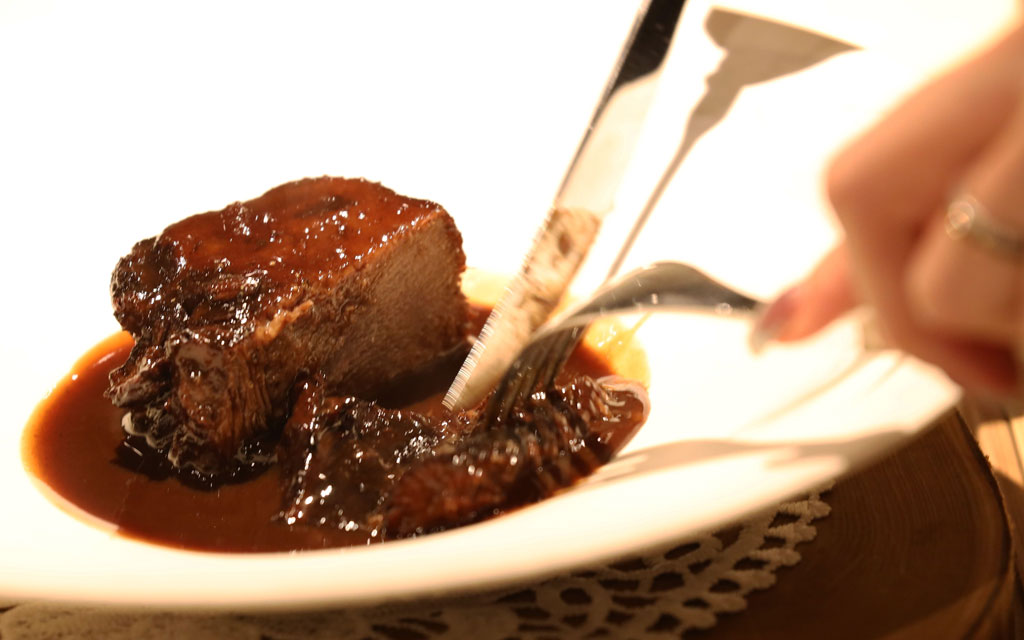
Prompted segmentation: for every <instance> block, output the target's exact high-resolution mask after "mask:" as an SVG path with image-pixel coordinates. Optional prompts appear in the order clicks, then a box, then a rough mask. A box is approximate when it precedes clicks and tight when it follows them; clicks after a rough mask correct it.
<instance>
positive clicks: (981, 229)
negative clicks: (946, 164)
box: [946, 193, 1024, 260]
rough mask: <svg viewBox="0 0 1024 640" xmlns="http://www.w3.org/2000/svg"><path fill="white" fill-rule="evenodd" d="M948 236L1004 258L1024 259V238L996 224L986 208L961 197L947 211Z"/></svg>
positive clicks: (951, 201) (952, 201)
mask: <svg viewBox="0 0 1024 640" xmlns="http://www.w3.org/2000/svg"><path fill="white" fill-rule="evenodd" d="M946 234H947V235H948V236H949V237H950V238H954V239H956V240H967V241H969V242H973V243H974V244H975V245H977V246H978V247H980V248H982V249H984V250H986V251H989V252H990V253H993V254H995V255H998V256H999V257H1002V258H1009V259H1014V260H1020V259H1022V258H1024V236H1022V235H1021V234H1020V233H1018V232H1017V231H1014V230H1013V229H1011V228H1009V227H1007V226H1006V225H1005V224H1003V223H1002V222H1000V221H999V220H996V219H994V218H993V217H992V214H991V213H989V211H988V209H986V208H985V205H983V204H981V203H980V202H978V200H977V199H976V198H975V197H974V196H971V195H970V194H966V193H961V194H960V195H958V196H956V197H955V198H953V199H952V200H950V202H949V206H948V207H947V208H946Z"/></svg>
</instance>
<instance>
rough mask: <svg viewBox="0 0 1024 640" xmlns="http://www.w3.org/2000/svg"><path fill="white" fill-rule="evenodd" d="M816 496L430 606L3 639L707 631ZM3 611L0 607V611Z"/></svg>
mask: <svg viewBox="0 0 1024 640" xmlns="http://www.w3.org/2000/svg"><path fill="white" fill-rule="evenodd" d="M829 511H830V508H829V506H828V505H827V504H826V503H825V502H824V501H823V500H822V497H821V493H820V492H815V493H812V494H810V495H809V496H807V497H805V498H803V499H799V500H794V501H792V502H786V503H783V504H781V505H779V506H778V507H776V508H775V509H774V510H773V511H772V512H770V513H767V514H765V515H762V516H759V517H755V518H751V519H749V520H747V521H746V522H743V523H741V524H739V525H737V526H735V527H731V528H729V529H725V530H722V531H719V532H716V533H714V534H708V535H702V536H698V537H695V538H693V539H692V540H689V541H685V542H682V543H679V544H676V545H674V546H672V547H671V548H668V549H663V550H661V551H659V552H656V553H654V552H652V553H650V554H646V555H643V556H636V557H632V558H628V559H624V560H621V561H618V562H615V563H612V564H609V565H603V566H599V567H592V568H588V569H585V570H581V571H576V572H574V573H572V574H569V575H564V576H559V577H556V578H552V579H550V580H546V581H544V582H540V583H537V584H531V585H524V586H520V587H518V588H512V589H505V590H503V591H501V592H490V593H486V594H476V595H472V596H464V597H460V598H452V599H446V600H436V601H430V602H418V603H408V604H401V605H392V606H383V607H376V608H371V609H356V610H341V611H317V612H312V613H287V614H269V615H255V614H193V613H181V612H175V613H166V612H164V613H161V612H153V611H146V612H142V611H115V610H111V609H105V608H92V607H81V606H70V605H57V604H47V603H27V604H20V605H15V604H13V603H6V607H7V608H6V610H5V611H4V612H3V613H2V614H0V638H3V640H42V639H44V638H45V639H47V640H62V639H66V640H71V639H76V640H77V639H97V640H99V639H103V640H164V639H168V640H170V639H172V638H190V639H193V640H206V639H210V640H214V639H216V640H220V639H223V638H239V639H245V640H250V639H251V640H321V639H322V640H328V639H330V640H347V639H349V638H351V639H357V640H364V639H368V640H430V639H432V638H481V639H483V638H519V639H521V640H540V639H542V638H592V637H613V638H638V637H643V636H644V635H645V634H650V635H660V633H659V632H661V633H665V632H669V633H672V634H673V635H674V636H679V635H682V634H685V633H686V632H687V631H688V630H691V629H706V628H709V627H711V626H713V625H714V624H715V621H716V620H717V618H718V616H719V615H722V614H725V613H735V612H738V611H741V610H743V609H744V608H746V606H747V602H746V596H747V594H749V593H750V592H751V591H754V590H757V589H766V588H768V587H770V586H771V585H773V584H774V583H775V579H776V578H775V572H776V570H777V569H778V568H779V567H784V566H792V565H794V564H796V563H797V562H799V560H800V553H799V552H798V551H797V550H796V546H797V545H798V544H799V543H801V542H807V541H809V540H812V539H813V538H814V536H815V535H816V534H817V530H816V529H815V527H814V525H813V524H812V523H813V521H814V520H816V519H818V518H822V517H824V516H826V515H828V513H829ZM4 606H5V603H2V602H0V609H3V608H4Z"/></svg>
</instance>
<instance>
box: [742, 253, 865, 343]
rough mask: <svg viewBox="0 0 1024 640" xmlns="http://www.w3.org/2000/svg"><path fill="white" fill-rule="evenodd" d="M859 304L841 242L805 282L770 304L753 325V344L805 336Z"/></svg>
mask: <svg viewBox="0 0 1024 640" xmlns="http://www.w3.org/2000/svg"><path fill="white" fill-rule="evenodd" d="M856 305H857V295H856V293H855V292H854V286H853V282H852V281H851V279H850V263H849V260H848V256H847V253H846V246H845V245H840V246H838V247H836V248H835V249H833V250H832V251H831V252H830V253H829V254H828V255H827V256H825V258H824V259H823V260H822V261H821V262H820V263H819V264H818V266H817V267H816V268H815V269H814V271H813V272H812V273H811V275H810V276H808V277H807V278H806V279H805V280H804V281H803V282H801V283H800V284H799V285H797V286H796V287H793V288H792V289H790V290H789V291H787V292H786V293H784V294H782V295H781V296H780V297H779V298H778V299H777V300H776V301H775V302H773V303H772V304H771V305H769V307H768V308H767V309H766V310H765V311H764V313H763V314H762V315H761V317H760V319H759V320H758V323H757V326H756V327H755V329H754V331H755V337H754V344H755V345H761V344H763V343H765V342H767V341H768V340H779V341H781V342H790V341H793V340H800V339H802V338H806V337H807V336H810V335H811V334H813V333H815V332H817V331H819V330H820V329H822V328H824V327H825V326H826V325H828V324H829V323H830V322H832V321H833V320H835V319H836V318H838V317H839V316H841V315H842V314H843V313H845V312H847V311H849V310H850V309H852V308H853V307H855V306H856Z"/></svg>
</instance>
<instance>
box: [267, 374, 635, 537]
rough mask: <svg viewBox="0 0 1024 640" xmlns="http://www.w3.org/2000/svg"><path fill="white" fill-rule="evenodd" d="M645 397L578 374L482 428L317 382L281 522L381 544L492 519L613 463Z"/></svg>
mask: <svg viewBox="0 0 1024 640" xmlns="http://www.w3.org/2000/svg"><path fill="white" fill-rule="evenodd" d="M645 398H646V395H645V394H644V392H643V390H642V389H640V388H638V387H637V386H636V385H632V384H630V385H622V384H616V383H613V382H610V381H607V380H605V381H602V382H597V381H595V380H594V379H593V378H590V377H588V376H585V375H577V376H574V377H572V378H570V379H568V380H565V381H563V382H562V383H561V384H559V385H557V386H555V387H553V388H551V389H548V390H546V391H544V392H539V393H537V394H534V395H533V396H532V397H531V398H529V399H528V400H527V401H526V402H525V403H524V404H523V405H521V406H518V407H516V408H515V410H514V411H513V412H512V414H511V415H510V417H509V418H508V420H507V421H504V422H500V423H498V424H482V423H481V422H480V421H479V415H480V414H482V411H480V410H479V409H477V410H473V411H469V412H462V413H458V414H451V413H442V414H439V415H437V416H428V415H422V414H419V413H416V412H412V411H407V410H388V409H383V408H381V407H379V406H378V405H375V404H371V403H367V402H365V401H362V400H358V399H355V398H351V397H324V396H323V394H322V390H321V387H320V385H318V384H315V383H314V384H308V385H305V386H304V390H303V393H302V394H301V395H300V399H299V402H298V403H297V404H296V406H295V411H294V413H293V415H292V419H291V420H289V422H288V424H287V426H286V427H285V429H284V433H283V435H282V440H281V446H280V449H279V454H278V462H279V464H280V465H281V466H282V476H283V477H284V478H285V482H286V486H285V492H284V505H283V508H282V511H281V513H280V515H279V516H278V519H279V520H281V521H283V522H285V523H287V524H289V525H295V526H317V527H324V526H326V527H330V528H338V529H345V530H348V531H357V530H358V531H364V532H366V534H367V535H368V536H369V537H370V538H376V539H381V538H384V537H389V538H390V537H404V536H410V535H418V534H422V533H427V532H431V531H439V530H443V529H448V528H451V527H456V526H460V525H464V524H468V523H471V522H476V521H478V520H482V519H485V518H489V517H492V516H494V515H497V514H499V513H501V512H503V511H505V510H507V509H511V508H514V507H518V506H522V505H525V504H529V503H532V502H536V501H537V500H540V499H542V498H546V497H548V496H550V495H552V494H554V493H555V492H557V491H558V490H560V489H563V488H565V487H568V486H570V485H572V484H574V483H575V482H577V481H578V480H579V479H580V478H582V477H584V476H587V475H589V474H590V473H591V472H593V471H594V470H595V469H596V468H597V467H598V466H600V465H601V464H603V463H605V462H607V461H608V459H609V458H610V457H611V455H612V454H613V453H614V452H615V450H617V448H618V447H621V446H622V444H623V443H624V442H625V441H626V440H628V438H629V437H630V436H631V435H632V433H631V432H632V431H633V430H635V429H636V428H637V427H638V426H639V424H640V423H641V422H642V421H643V418H644V417H645V411H646V403H645ZM624 426H625V427H627V428H628V429H629V431H630V433H623V427H624Z"/></svg>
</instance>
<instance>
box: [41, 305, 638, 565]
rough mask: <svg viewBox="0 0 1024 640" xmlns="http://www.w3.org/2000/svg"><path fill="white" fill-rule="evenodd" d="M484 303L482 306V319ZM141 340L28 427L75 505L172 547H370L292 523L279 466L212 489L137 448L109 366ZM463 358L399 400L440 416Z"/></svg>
mask: <svg viewBox="0 0 1024 640" xmlns="http://www.w3.org/2000/svg"><path fill="white" fill-rule="evenodd" d="M485 314H486V310H485V309H475V310H474V313H473V318H474V321H475V324H482V321H483V319H484V317H485ZM131 347H132V343H131V338H130V337H129V336H128V334H126V333H121V334H117V335H115V336H112V337H111V338H109V339H108V340H106V341H104V342H103V343H101V344H99V345H97V346H96V347H95V348H94V349H93V350H92V351H91V352H90V353H88V354H86V356H84V357H83V358H82V359H81V360H80V361H79V362H78V363H77V364H76V365H75V367H74V369H73V372H72V374H71V375H70V376H68V377H67V378H66V379H64V380H63V381H62V382H61V383H60V384H59V385H58V387H57V388H56V389H55V390H54V392H53V393H52V394H51V395H50V396H49V398H48V399H47V400H46V401H45V402H44V403H43V404H42V405H41V406H40V408H39V409H38V410H37V411H36V413H35V415H34V417H33V420H32V423H31V424H30V425H29V427H28V429H27V430H26V433H25V439H24V456H25V460H26V464H27V466H28V468H29V470H30V471H31V472H32V473H33V474H35V475H36V476H37V477H38V478H39V479H40V480H41V481H42V482H43V483H45V484H46V485H48V486H49V487H50V488H51V489H52V490H53V491H54V492H56V493H57V494H58V495H59V496H61V498H63V499H64V500H66V501H67V502H68V503H70V505H73V506H74V507H75V508H77V509H80V510H82V511H84V512H86V513H88V514H90V515H92V516H94V517H96V518H99V519H100V520H103V521H106V522H109V523H112V524H113V525H114V526H116V528H117V530H118V532H119V533H121V534H122V535H126V536H128V537H132V538H137V539H142V540H146V541H149V542H154V543H158V544H162V545H167V546H171V547H178V548H186V549H194V550H203V551H220V552H268V551H290V550H304V549H319V548H327V547H339V546H350V545H363V544H368V543H370V542H374V541H375V539H374V538H373V537H372V536H371V535H368V533H367V532H366V531H365V530H362V529H358V530H345V529H344V528H331V527H309V526H306V527H303V526H292V527H290V526H287V525H286V524H285V523H283V522H281V520H280V519H279V518H277V517H276V516H278V514H279V512H280V509H281V496H282V489H281V488H282V485H283V484H284V483H285V480H286V479H285V478H283V477H282V472H281V467H280V465H272V466H270V467H269V468H267V469H266V470H264V471H263V472H262V473H259V474H257V475H255V476H254V477H251V478H248V479H246V480H245V481H244V482H237V483H229V484H224V485H221V486H220V487H218V488H216V489H213V490H204V489H196V488H191V487H189V486H186V485H184V484H182V483H181V482H179V481H178V480H177V479H176V478H174V477H172V476H170V475H169V474H168V473H167V472H166V470H163V469H161V467H160V465H159V464H158V463H156V464H155V463H154V461H153V459H151V458H149V457H147V456H145V455H138V453H137V452H136V451H134V450H133V446H132V440H131V439H127V440H126V439H125V434H124V431H123V429H122V427H121V419H122V415H123V414H124V410H123V409H119V408H117V407H115V406H113V405H112V404H111V403H110V401H109V400H108V399H106V398H105V397H104V395H103V392H104V390H105V389H106V387H107V379H108V375H109V372H110V371H111V370H112V369H114V368H115V367H117V366H118V365H119V364H120V363H121V362H123V361H124V359H125V358H126V357H127V355H128V352H129V351H130V349H131ZM458 364H459V361H457V360H453V361H452V362H448V363H442V365H440V366H439V367H437V368H436V369H435V370H433V371H432V372H431V373H430V374H429V375H428V376H425V377H423V378H422V379H420V380H416V381H413V383H414V384H409V385H407V386H406V387H405V391H404V392H403V393H402V394H399V395H392V396H391V397H389V398H383V399H382V400H383V403H384V404H387V405H390V406H393V407H398V406H401V407H407V408H411V409H413V410H415V411H418V412H420V413H423V414H427V415H437V414H438V413H439V412H440V411H441V410H442V409H441V406H440V402H441V398H442V396H443V392H444V390H445V388H446V387H447V384H448V382H449V381H450V380H451V379H452V377H454V374H455V372H456V370H457V368H458ZM566 369H567V371H570V372H577V373H583V374H586V375H589V376H592V377H595V378H597V377H601V376H605V375H609V374H611V373H612V371H611V370H610V367H609V366H608V365H607V364H606V363H605V362H604V360H603V359H602V358H601V357H600V356H599V355H598V354H596V353H594V352H592V351H590V350H588V349H586V348H580V349H577V351H576V353H575V354H574V355H573V357H572V358H571V360H570V361H569V363H568V365H567V367H566ZM637 426H638V424H637V423H636V422H634V423H632V424H628V423H623V424H621V428H620V427H618V426H617V427H616V428H615V431H613V433H612V434H611V437H610V439H609V442H607V443H606V444H607V446H608V447H610V448H611V449H612V450H617V449H618V448H620V447H621V445H622V444H623V441H624V440H625V439H628V438H629V437H630V436H631V435H632V434H633V433H634V432H635V430H636V427H637Z"/></svg>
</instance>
